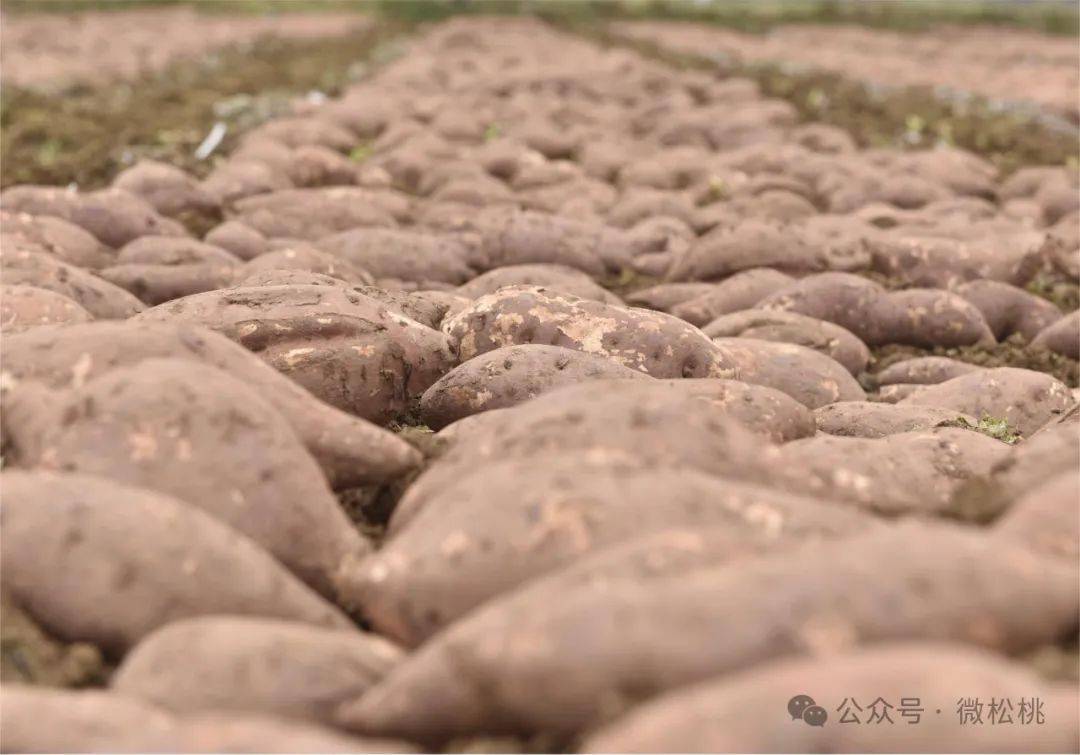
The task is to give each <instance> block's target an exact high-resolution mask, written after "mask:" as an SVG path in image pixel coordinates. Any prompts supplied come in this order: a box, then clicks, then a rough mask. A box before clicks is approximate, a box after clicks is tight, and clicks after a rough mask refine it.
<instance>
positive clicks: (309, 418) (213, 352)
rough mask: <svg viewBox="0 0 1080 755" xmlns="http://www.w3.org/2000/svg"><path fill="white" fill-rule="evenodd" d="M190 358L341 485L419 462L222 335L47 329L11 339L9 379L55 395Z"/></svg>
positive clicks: (378, 478) (150, 328)
mask: <svg viewBox="0 0 1080 755" xmlns="http://www.w3.org/2000/svg"><path fill="white" fill-rule="evenodd" d="M154 358H170V359H185V360H189V361H191V362H194V363H196V364H202V365H206V366H208V367H214V368H218V369H221V370H223V371H225V372H228V373H229V374H231V375H232V376H234V377H236V378H237V379H238V380H241V381H243V382H244V383H245V384H247V385H248V386H249V387H250V388H252V389H254V390H255V391H256V392H257V393H258V395H259V396H261V397H262V398H263V399H265V400H266V401H267V402H268V403H270V404H272V405H273V406H274V407H275V408H276V409H277V410H278V411H279V412H280V413H281V415H282V416H283V417H284V418H285V419H286V420H288V422H289V424H290V425H291V426H292V428H293V430H294V431H295V432H296V434H297V437H298V438H299V439H300V440H301V441H302V442H303V443H304V445H305V446H307V449H308V450H309V451H310V452H311V454H312V456H314V457H315V459H316V460H317V461H318V462H319V464H321V465H322V468H323V471H324V472H325V474H326V476H327V478H328V479H329V480H330V481H331V482H332V483H333V484H334V485H337V486H342V487H345V486H351V485H361V484H365V483H371V482H385V481H388V480H393V479H395V478H397V477H399V476H401V475H403V474H405V473H406V472H408V471H410V470H411V469H413V468H414V467H416V466H417V465H418V464H419V463H420V454H419V453H418V452H417V451H416V450H414V449H413V448H412V447H411V446H409V445H408V444H407V443H405V442H404V441H403V440H401V439H400V438H398V437H396V436H395V435H393V434H392V433H389V432H387V431H385V430H383V429H381V428H378V427H376V426H374V425H372V424H370V423H368V422H365V421H364V420H362V419H359V418H357V417H352V416H350V415H348V414H345V413H344V412H341V411H339V410H337V409H334V408H333V407H331V406H329V405H327V404H324V403H323V402H321V401H319V400H318V399H316V398H315V397H314V396H312V395H311V394H310V393H308V392H307V391H305V390H304V389H303V388H301V387H300V386H298V385H296V384H295V383H294V382H292V381H291V380H289V379H288V378H286V377H285V376H283V375H281V374H280V373H278V372H277V371H276V370H274V369H273V368H271V367H269V366H268V365H266V364H264V363H263V362H262V360H260V359H259V358H258V357H256V356H254V355H253V354H251V353H250V352H249V351H247V350H245V349H244V348H243V347H241V346H238V345H237V344H235V343H233V342H232V341H230V340H229V339H228V338H225V337H224V336H222V335H219V334H217V333H214V332H212V331H209V330H206V329H205V328H199V327H194V326H190V325H183V324H167V323H138V324H136V323H128V322H125V323H118V322H98V323H90V324H87V325H71V326H68V327H66V328H62V329H56V328H48V329H40V330H37V331H32V332H27V333H20V334H16V335H11V336H7V337H5V338H4V365H3V369H4V375H5V380H8V381H10V380H11V379H15V380H19V381H21V380H29V381H34V382H42V383H44V384H45V385H47V386H49V387H51V388H54V389H67V388H81V387H82V386H83V385H85V384H86V381H88V380H90V379H92V378H95V377H98V376H100V375H103V374H106V373H107V372H109V371H110V370H112V369H115V368H117V367H121V366H129V365H133V364H137V363H138V362H141V361H143V360H145V359H154Z"/></svg>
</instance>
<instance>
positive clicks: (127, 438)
mask: <svg viewBox="0 0 1080 755" xmlns="http://www.w3.org/2000/svg"><path fill="white" fill-rule="evenodd" d="M4 409H5V413H6V419H7V428H6V432H7V433H8V438H9V440H10V444H11V445H13V446H14V448H15V454H14V456H15V458H16V460H17V463H18V465H19V466H20V467H25V468H41V469H48V470H64V471H71V472H82V473H87V474H95V475H99V476H101V477H107V478H109V479H112V480H116V481H118V482H122V483H127V484H131V485H138V486H141V487H145V488H148V489H150V490H156V491H159V492H162V493H165V494H168V495H172V496H175V497H176V498H179V499H180V500H183V501H186V502H187V503H189V504H191V505H192V506H197V507H199V508H201V509H203V510H205V511H206V512H207V513H209V514H211V515H213V516H216V517H218V518H220V519H221V520H222V521H224V522H226V523H227V524H229V525H231V526H232V527H233V528H235V529H236V530H237V531H238V532H241V533H242V534H244V535H247V536H248V537H250V538H251V539H252V540H254V541H255V542H257V543H259V544H260V545H262V546H263V547H265V548H266V549H267V550H268V551H269V552H270V553H272V554H273V555H274V556H276V557H277V558H278V559H279V560H280V561H281V562H282V563H283V564H285V565H286V566H287V567H289V568H290V569H292V570H293V571H294V572H295V573H296V574H297V575H298V576H299V577H300V578H301V579H303V580H304V581H305V582H307V583H308V584H311V585H312V586H314V587H316V588H317V589H319V590H320V591H322V592H328V590H329V584H330V582H329V579H330V576H331V575H332V574H333V572H334V570H335V569H337V567H338V564H340V562H341V560H342V558H343V557H344V556H345V554H346V553H358V552H361V551H366V550H367V549H368V548H369V547H370V546H369V545H368V544H367V542H366V541H365V540H363V539H362V538H361V537H360V535H359V534H358V533H357V532H356V530H355V529H354V528H353V527H352V525H351V523H350V522H349V520H348V519H347V518H346V516H345V514H344V512H343V511H342V510H341V508H340V507H339V505H338V503H337V500H336V499H335V498H334V497H333V495H332V494H331V492H330V489H329V487H328V486H327V484H326V481H325V479H324V478H323V476H322V472H321V470H320V469H319V467H318V466H317V465H316V463H315V460H314V459H313V458H312V457H311V456H310V455H309V454H308V453H307V451H306V449H305V448H304V447H303V446H302V445H301V444H300V441H299V440H298V439H297V437H296V435H295V434H294V433H293V430H292V428H291V427H290V426H289V424H288V423H287V422H286V421H285V420H284V418H282V417H281V416H280V415H279V414H278V413H277V411H276V410H275V409H274V408H273V407H272V406H271V405H270V404H269V403H267V402H266V401H265V400H263V399H262V398H261V397H260V396H258V395H257V394H255V393H253V392H252V391H251V389H250V386H248V385H246V384H244V383H242V382H240V381H239V380H237V379H236V378H233V377H230V376H229V375H228V374H226V373H224V372H222V371H219V370H210V369H207V368H206V367H205V366H203V365H197V364H194V363H192V362H190V361H187V360H180V359H151V360H146V361H143V362H140V363H139V364H136V365H134V366H132V367H121V368H118V369H114V370H111V371H109V372H107V373H105V374H104V375H101V376H100V377H96V378H94V379H91V380H88V381H87V382H86V383H85V385H82V386H79V387H76V388H72V389H70V390H67V391H60V392H53V391H47V390H45V389H43V388H41V387H40V386H34V385H31V384H21V385H19V386H17V387H16V388H14V389H12V390H11V391H9V394H8V395H7V396H5V402H4Z"/></svg>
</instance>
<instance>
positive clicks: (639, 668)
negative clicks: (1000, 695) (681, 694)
mask: <svg viewBox="0 0 1080 755" xmlns="http://www.w3.org/2000/svg"><path fill="white" fill-rule="evenodd" d="M883 596H889V602H888V605H889V606H890V609H889V610H888V611H884V612H883V611H882V605H883V604H882V599H883ZM542 603H543V604H542V605H537V604H530V605H528V606H526V605H523V604H522V603H519V602H516V601H515V599H514V595H513V594H511V595H509V596H507V597H506V598H504V599H500V600H497V601H494V602H492V603H490V604H489V605H488V606H486V607H485V608H482V609H480V610H479V611H476V612H474V613H472V614H471V615H470V616H468V617H466V618H464V619H462V620H461V621H459V622H457V623H456V624H455V625H454V626H452V627H450V628H449V629H447V630H446V631H445V632H443V633H441V634H440V635H439V636H438V637H436V638H433V639H432V640H431V641H430V642H428V643H427V644H425V645H424V646H423V647H422V648H421V649H420V650H419V651H417V652H416V653H414V654H413V655H412V656H410V657H409V659H408V660H406V661H405V662H404V663H402V664H401V665H400V666H398V667H397V668H396V669H394V670H393V671H392V672H391V673H390V674H389V675H388V676H387V677H386V679H385V680H384V681H383V682H381V683H380V684H379V685H377V686H376V687H375V688H374V689H372V690H371V691H369V692H368V693H367V694H365V695H364V696H363V697H361V698H360V699H359V700H358V701H357V702H355V703H351V704H348V705H346V706H343V708H342V710H341V711H340V721H341V722H342V723H343V724H344V725H346V726H348V727H350V728H355V729H356V730H358V731H364V732H366V733H369V734H375V733H382V734H391V733H397V734H399V735H407V736H409V737H411V738H414V739H417V740H419V741H425V742H432V743H434V742H439V741H443V740H445V739H446V738H449V737H452V736H457V735H462V734H467V733H471V732H477V731H484V732H488V733H494V732H500V731H502V732H523V731H524V732H534V731H545V732H549V733H557V734H563V735H573V734H574V733H578V732H581V731H582V729H584V728H586V727H588V726H591V725H595V724H596V723H599V722H600V721H602V720H604V719H607V718H610V717H614V716H616V715H618V714H619V713H620V712H622V711H624V710H626V709H627V708H629V707H631V706H632V705H633V704H635V703H637V702H640V701H642V700H644V699H647V698H649V697H652V696H654V695H656V694H659V693H662V692H664V691H667V690H670V689H673V688H676V687H679V686H682V685H686V684H690V683H693V682H698V681H703V680H705V679H708V678H710V677H715V676H719V675H721V674H725V673H730V672H733V671H737V670H740V669H744V668H747V667H750V666H752V665H753V664H755V663H761V662H763V661H766V660H772V659H779V658H783V657H785V656H792V655H800V654H806V653H823V652H827V651H832V652H836V651H837V650H840V649H843V648H847V647H852V646H856V645H868V644H871V643H878V642H886V641H895V640H918V639H933V640H954V641H958V642H964V643H969V644H973V645H978V646H983V647H987V648H990V649H994V650H1004V651H1007V652H1010V651H1019V650H1022V649H1024V648H1030V647H1033V646H1035V645H1038V644H1039V643H1042V642H1046V641H1050V640H1053V639H1054V638H1056V637H1058V636H1060V633H1061V632H1065V631H1071V630H1072V628H1073V627H1075V622H1076V614H1077V610H1078V609H1080V581H1078V575H1077V574H1076V572H1075V569H1070V568H1068V567H1066V566H1065V565H1063V564H1060V563H1058V562H1055V561H1054V560H1053V559H1047V558H1043V557H1040V556H1037V555H1035V554H1033V553H1031V552H1030V551H1028V550H1026V549H1024V548H1022V547H1009V546H1008V545H1007V544H1003V543H1002V542H1001V541H999V540H996V539H993V538H988V537H986V536H985V535H984V534H982V533H978V532H970V531H965V530H963V529H961V528H958V527H954V526H944V525H936V526H931V525H927V524H915V523H911V524H907V525H902V526H895V527H887V528H883V529H875V530H872V531H870V532H867V533H865V534H857V535H854V536H852V537H851V538H845V539H844V540H842V541H839V542H833V541H827V542H822V543H810V544H806V545H805V546H802V547H800V548H799V549H797V550H795V551H790V550H784V551H783V552H781V553H778V554H775V555H772V556H768V555H767V556H762V557H759V558H753V559H744V560H740V561H738V562H736V563H734V564H732V565H730V566H727V567H724V566H721V567H718V568H715V569H706V570H701V571H697V572H694V573H692V574H690V575H680V576H678V577H675V578H671V579H663V580H649V581H647V582H645V583H639V582H636V581H632V580H628V581H623V582H608V581H603V582H600V583H599V584H597V585H594V586H592V587H591V588H590V587H589V586H583V587H579V588H578V589H576V590H570V591H565V592H563V593H561V594H560V595H559V597H558V599H557V600H551V599H550V596H548V597H547V599H545V600H543V601H542ZM733 617H738V620H737V621H735V620H733ZM540 690H542V691H543V693H542V694H537V693H538V691H540ZM795 692H798V690H792V691H791V693H787V694H793V693H795ZM777 704H778V705H783V698H781V700H780V701H779V702H778V703H777Z"/></svg>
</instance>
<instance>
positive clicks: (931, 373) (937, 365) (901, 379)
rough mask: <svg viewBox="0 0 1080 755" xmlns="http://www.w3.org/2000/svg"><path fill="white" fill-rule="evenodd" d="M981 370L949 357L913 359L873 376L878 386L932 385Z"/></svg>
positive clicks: (892, 365) (896, 364)
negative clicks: (898, 384)
mask: <svg viewBox="0 0 1080 755" xmlns="http://www.w3.org/2000/svg"><path fill="white" fill-rule="evenodd" d="M980 369H981V368H980V367H978V366H976V365H974V364H968V363H967V362H961V361H960V360H958V359H950V358H949V357H915V358H914V359H904V360H902V361H899V362H894V363H893V364H890V365H889V366H888V367H886V368H885V369H883V370H881V371H880V372H878V373H876V374H875V375H874V379H875V380H876V381H877V383H878V385H894V384H897V383H903V384H916V385H934V384H935V383H944V382H945V381H946V380H952V379H953V378H955V377H960V376H961V375H967V374H968V373H969V372H977V371H979V370H980Z"/></svg>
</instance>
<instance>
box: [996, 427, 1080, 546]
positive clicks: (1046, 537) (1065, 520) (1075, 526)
mask: <svg viewBox="0 0 1080 755" xmlns="http://www.w3.org/2000/svg"><path fill="white" fill-rule="evenodd" d="M1074 435H1075V431H1074ZM1072 461H1075V455H1074V458H1073V459H1072ZM1078 500H1080V478H1078V477H1077V475H1076V470H1075V469H1068V470H1066V471H1062V472H1060V473H1058V474H1057V475H1055V476H1053V477H1051V478H1049V479H1048V480H1046V481H1045V482H1042V483H1041V484H1039V485H1038V486H1037V487H1035V488H1034V489H1032V490H1031V491H1030V492H1028V493H1027V494H1025V495H1024V496H1023V497H1022V498H1020V499H1019V500H1017V501H1016V502H1015V503H1013V505H1012V507H1011V508H1010V509H1009V511H1008V512H1007V513H1006V514H1005V515H1004V516H1003V517H1002V518H1001V520H1000V521H998V522H997V523H996V525H995V527H994V530H995V532H996V534H997V535H998V536H1000V537H1003V538H1008V539H1010V540H1015V541H1018V542H1022V543H1024V544H1026V545H1028V546H1029V547H1031V548H1032V549H1034V550H1036V551H1038V552H1039V553H1043V554H1045V555H1049V556H1057V557H1060V558H1062V559H1064V560H1066V561H1071V562H1075V561H1076V559H1077V557H1078V556H1080V513H1078V511H1080V510H1078V509H1077V506H1076V502H1077V501H1078Z"/></svg>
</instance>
